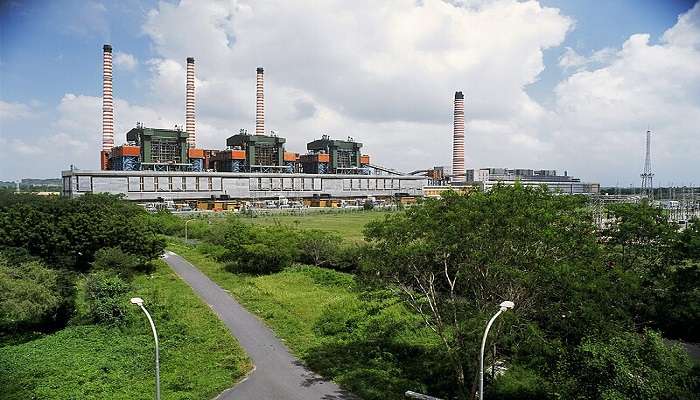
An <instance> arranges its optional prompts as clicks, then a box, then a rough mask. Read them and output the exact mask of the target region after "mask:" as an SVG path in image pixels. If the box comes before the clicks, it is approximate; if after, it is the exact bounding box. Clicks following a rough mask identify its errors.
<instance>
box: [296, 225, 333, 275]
mask: <svg viewBox="0 0 700 400" xmlns="http://www.w3.org/2000/svg"><path fill="white" fill-rule="evenodd" d="M342 241H343V239H342V238H341V237H340V235H338V234H335V233H331V232H324V231H321V230H318V229H309V230H304V231H302V232H301V233H300V239H299V250H300V251H301V254H300V258H299V261H301V262H303V263H306V264H312V265H316V266H319V267H326V266H329V265H330V264H333V263H334V261H336V260H337V259H338V258H339V254H340V244H341V243H342Z"/></svg>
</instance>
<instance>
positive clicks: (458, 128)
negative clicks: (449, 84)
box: [452, 92, 465, 182]
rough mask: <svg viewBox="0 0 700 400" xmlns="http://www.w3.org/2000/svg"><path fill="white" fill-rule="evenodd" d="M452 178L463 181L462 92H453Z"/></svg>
mask: <svg viewBox="0 0 700 400" xmlns="http://www.w3.org/2000/svg"><path fill="white" fill-rule="evenodd" d="M452 140H453V141H452V175H454V177H453V178H452V180H453V181H455V182H464V181H465V176H464V172H465V171H464V94H462V92H455V111H454V137H453V139H452Z"/></svg>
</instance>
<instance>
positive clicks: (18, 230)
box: [0, 195, 165, 271]
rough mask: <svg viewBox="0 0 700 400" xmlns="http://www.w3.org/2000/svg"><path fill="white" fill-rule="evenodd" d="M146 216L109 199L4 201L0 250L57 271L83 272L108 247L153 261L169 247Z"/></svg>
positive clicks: (25, 198)
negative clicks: (20, 251)
mask: <svg viewBox="0 0 700 400" xmlns="http://www.w3.org/2000/svg"><path fill="white" fill-rule="evenodd" d="M146 216H147V214H146V211H145V210H144V209H143V208H142V207H139V206H138V205H136V204H133V203H129V202H126V201H124V200H121V199H119V198H118V197H116V196H109V195H85V196H81V197H80V198H78V199H67V198H47V199H45V198H42V196H33V195H5V196H0V247H23V248H25V249H27V251H28V252H29V253H30V254H32V255H35V256H38V257H41V258H42V259H44V260H45V261H46V262H48V263H49V264H51V265H52V266H56V267H63V268H68V269H77V270H80V271H87V270H89V269H90V267H91V263H92V262H93V261H94V257H95V253H96V252H97V251H98V250H99V249H102V248H105V247H115V246H119V247H120V248H121V249H122V250H123V251H124V252H127V253H131V254H134V255H136V256H139V257H142V258H143V259H146V260H151V259H154V258H156V257H158V256H160V254H162V251H163V248H164V245H165V243H164V241H163V240H162V239H160V238H158V237H157V235H156V233H155V231H154V230H153V229H152V228H151V226H150V225H149V224H148V220H147V219H146Z"/></svg>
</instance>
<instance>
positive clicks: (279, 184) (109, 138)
mask: <svg viewBox="0 0 700 400" xmlns="http://www.w3.org/2000/svg"><path fill="white" fill-rule="evenodd" d="M102 59H103V74H102V78H103V79H102V151H101V152H100V167H101V169H100V170H99V171H90V170H78V169H71V170H69V171H63V173H62V176H63V194H64V195H65V196H71V197H74V196H80V195H83V194H85V193H112V194H121V195H123V196H124V197H125V198H126V199H128V200H135V201H159V200H164V199H167V200H202V199H208V200H217V199H222V200H228V199H249V200H253V199H279V198H283V197H286V198H296V199H299V200H301V199H322V198H323V199H329V198H336V199H353V198H355V199H357V198H361V197H371V198H377V199H387V198H401V197H403V198H411V197H418V196H423V195H428V196H439V195H440V193H442V192H444V191H445V190H449V189H451V188H452V189H455V190H457V191H459V192H463V193H467V192H469V191H471V190H477V189H479V190H486V191H488V190H490V189H491V188H492V187H493V186H495V185H496V184H499V183H500V184H514V183H515V182H520V183H521V184H523V185H533V186H534V185H537V186H539V185H543V184H545V185H547V186H548V187H549V189H550V190H552V191H556V192H559V193H569V194H574V193H598V191H599V188H600V186H599V185H598V184H596V183H585V182H581V180H580V179H577V178H573V177H570V176H568V174H567V173H565V174H564V175H563V176H560V175H557V173H556V171H553V170H529V169H506V168H482V169H477V170H474V169H465V157H464V155H465V150H464V147H465V146H464V138H465V118H464V94H463V93H462V92H455V95H454V113H453V115H454V120H453V140H452V170H451V174H448V173H446V171H445V168H444V167H434V168H432V169H428V170H418V171H414V172H411V173H402V172H399V171H396V170H393V169H390V168H386V167H382V166H378V165H375V164H372V163H371V162H370V156H369V155H367V154H364V153H363V152H362V150H363V145H362V143H360V142H357V141H355V140H354V139H352V138H351V137H348V138H347V140H339V139H333V138H331V137H330V136H328V135H322V136H321V138H320V139H316V140H312V141H311V142H308V143H307V145H306V153H303V154H302V153H297V152H291V151H288V150H287V149H286V148H285V144H286V140H285V138H283V137H279V136H278V135H276V134H273V133H270V134H267V133H266V132H265V92H264V70H263V68H257V69H256V90H255V134H252V135H251V134H248V132H247V131H246V130H245V129H241V130H240V131H239V132H238V133H237V134H234V135H232V136H230V137H228V138H227V139H226V141H225V146H222V148H220V149H202V148H198V147H197V141H196V120H195V113H196V103H195V60H194V58H192V57H188V58H187V60H186V61H187V68H186V82H185V129H184V130H183V129H182V128H181V127H179V126H175V127H173V128H172V129H161V128H153V127H146V126H144V125H143V124H140V123H137V125H136V127H135V128H133V129H131V130H129V131H128V132H126V135H125V138H126V142H125V143H124V144H122V145H119V146H115V141H114V102H113V85H112V47H111V46H110V45H104V47H103V57H102ZM222 144H223V143H222Z"/></svg>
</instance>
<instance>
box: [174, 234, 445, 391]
mask: <svg viewBox="0 0 700 400" xmlns="http://www.w3.org/2000/svg"><path fill="white" fill-rule="evenodd" d="M200 246H203V245H198V246H192V245H189V244H185V243H183V242H182V241H180V240H177V239H174V238H171V239H170V240H169V242H168V245H167V248H168V249H170V250H172V251H174V252H175V253H177V254H179V255H181V256H182V257H184V258H185V259H187V260H188V261H190V262H191V263H192V264H194V265H195V266H196V267H197V268H199V269H200V270H201V271H202V272H203V273H204V274H206V275H207V276H208V277H209V278H210V279H212V280H213V281H214V282H216V283H217V284H218V285H219V286H221V287H222V288H224V289H225V290H227V291H228V292H229V293H231V294H232V295H233V297H235V298H236V299H237V300H238V301H239V302H240V303H241V304H242V305H243V306H245V307H246V309H248V310H249V311H251V312H252V313H254V314H256V315H258V316H259V317H260V318H261V319H262V320H264V321H265V323H267V325H268V326H269V327H270V328H271V329H272V330H273V331H274V332H275V333H276V334H277V336H278V337H279V338H280V339H281V340H283V341H285V342H286V343H287V345H288V346H289V348H290V350H291V351H292V353H294V354H295V355H296V356H297V357H298V358H299V359H300V360H302V361H303V362H304V363H306V364H307V365H308V366H309V367H310V368H311V369H313V370H314V371H315V372H317V373H320V374H321V375H323V376H324V377H326V378H330V379H333V380H334V381H335V382H336V383H338V384H340V385H341V386H342V387H344V388H345V389H347V390H349V391H351V392H353V393H354V394H356V395H359V396H360V397H361V398H364V399H367V400H379V399H381V400H389V399H396V400H398V399H403V398H404V396H403V393H404V392H405V391H406V390H415V391H418V392H424V393H425V392H426V391H427V386H426V383H428V384H431V385H432V388H434V389H439V388H441V387H442V388H443V389H444V387H447V386H449V385H450V384H452V382H451V380H450V379H446V378H445V376H449V371H446V370H444V368H442V367H441V365H442V364H441V360H442V357H444V354H443V353H442V352H441V351H440V344H439V342H438V338H437V336H436V335H434V334H433V333H432V332H431V331H429V330H428V329H427V328H425V327H424V326H423V323H422V321H421V320H420V318H419V317H418V316H417V315H414V314H412V313H411V312H409V311H408V310H406V308H405V307H404V306H403V305H402V304H401V303H400V302H398V301H397V300H396V299H395V298H392V297H391V296H388V295H381V294H378V296H380V297H381V299H379V300H378V301H377V300H370V299H368V298H366V297H365V296H366V294H362V292H361V291H358V290H356V286H355V285H356V283H355V277H354V276H353V275H351V274H347V273H342V272H338V271H334V270H330V269H325V268H320V267H314V266H305V265H295V266H293V267H290V268H287V269H285V270H283V271H281V272H278V273H273V274H269V275H248V274H237V273H232V272H228V271H227V270H226V269H225V268H224V265H223V264H222V263H220V262H217V261H216V260H215V259H213V258H212V257H210V256H209V255H207V254H204V253H203V252H202V250H203V248H202V247H200ZM444 392H445V391H443V392H442V393H444ZM436 393H437V394H440V392H436Z"/></svg>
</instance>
